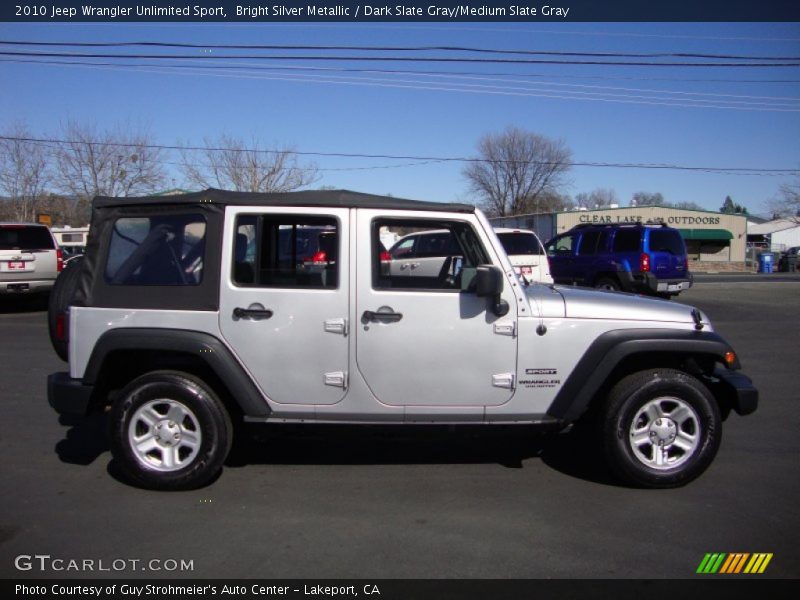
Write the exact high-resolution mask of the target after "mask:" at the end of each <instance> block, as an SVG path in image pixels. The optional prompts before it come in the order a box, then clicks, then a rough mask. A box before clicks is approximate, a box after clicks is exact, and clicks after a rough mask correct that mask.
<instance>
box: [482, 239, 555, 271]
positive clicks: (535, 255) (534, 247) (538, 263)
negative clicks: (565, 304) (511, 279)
mask: <svg viewBox="0 0 800 600" xmlns="http://www.w3.org/2000/svg"><path fill="white" fill-rule="evenodd" d="M494 232H495V233H496V234H497V237H498V238H499V239H500V243H501V244H503V248H505V250H506V252H507V253H508V260H510V261H511V264H512V265H513V266H514V270H515V271H516V272H517V275H520V276H522V277H524V278H525V280H526V281H538V282H540V283H553V277H552V275H550V263H548V261H547V254H546V253H545V251H544V245H543V244H542V242H541V241H540V240H539V238H538V237H537V235H536V234H535V233H534V232H533V231H531V230H530V229H506V228H502V227H495V229H494Z"/></svg>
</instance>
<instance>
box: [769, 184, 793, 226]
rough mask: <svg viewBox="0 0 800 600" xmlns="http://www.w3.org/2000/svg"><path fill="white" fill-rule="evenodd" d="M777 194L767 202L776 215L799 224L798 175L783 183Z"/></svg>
mask: <svg viewBox="0 0 800 600" xmlns="http://www.w3.org/2000/svg"><path fill="white" fill-rule="evenodd" d="M778 194H779V196H778V197H777V198H775V199H773V200H770V201H768V202H767V206H768V207H769V210H770V211H771V212H772V214H773V215H775V216H776V217H782V218H787V219H790V220H792V221H794V222H795V223H797V224H798V225H800V176H798V177H796V178H795V180H794V181H792V182H790V183H784V184H783V185H782V186H781V187H780V190H779V191H778Z"/></svg>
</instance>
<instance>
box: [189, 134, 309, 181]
mask: <svg viewBox="0 0 800 600" xmlns="http://www.w3.org/2000/svg"><path fill="white" fill-rule="evenodd" d="M204 142H205V148H203V149H202V150H199V151H189V150H187V151H184V152H183V153H182V154H183V173H184V176H185V177H186V180H187V182H188V183H189V185H191V186H197V187H203V188H207V187H217V188H222V189H228V190H235V191H238V192H290V191H292V190H296V189H299V188H301V187H305V186H307V185H310V184H312V183H314V182H315V181H317V180H318V179H319V175H318V171H317V167H316V165H314V164H306V165H300V164H299V163H298V160H297V154H296V153H295V151H294V150H293V149H292V148H288V147H284V148H278V149H276V150H266V149H263V148H262V147H261V144H260V143H259V142H258V140H256V139H253V140H252V142H251V143H250V145H249V146H247V145H246V144H245V143H244V141H243V140H241V139H239V138H236V137H233V136H229V135H221V136H220V137H219V138H218V139H217V140H209V139H205V140H204Z"/></svg>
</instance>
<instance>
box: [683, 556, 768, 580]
mask: <svg viewBox="0 0 800 600" xmlns="http://www.w3.org/2000/svg"><path fill="white" fill-rule="evenodd" d="M772 556H773V555H772V553H771V552H770V553H767V552H756V553H753V554H750V553H749V552H735V553H727V552H713V553H712V552H709V553H707V554H706V555H705V556H704V557H703V560H702V561H700V566H699V567H697V571H696V572H697V573H701V574H704V575H708V574H711V575H713V574H716V573H719V574H726V575H738V574H739V573H748V574H760V573H763V572H764V571H765V570H766V568H767V565H768V564H769V562H770V561H771V560H772Z"/></svg>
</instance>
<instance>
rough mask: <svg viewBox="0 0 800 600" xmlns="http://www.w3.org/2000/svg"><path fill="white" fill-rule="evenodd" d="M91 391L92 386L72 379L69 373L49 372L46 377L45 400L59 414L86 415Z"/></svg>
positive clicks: (90, 403)
mask: <svg viewBox="0 0 800 600" xmlns="http://www.w3.org/2000/svg"><path fill="white" fill-rule="evenodd" d="M93 391H94V387H93V386H91V385H84V384H83V381H82V380H80V379H72V378H71V377H70V376H69V373H65V372H59V373H51V374H50V375H48V377H47V401H48V402H49V403H50V406H52V407H53V409H54V410H55V411H56V412H57V413H58V414H60V415H81V416H84V415H87V414H88V413H89V410H90V408H91V405H92V392H93Z"/></svg>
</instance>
